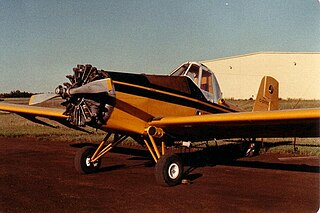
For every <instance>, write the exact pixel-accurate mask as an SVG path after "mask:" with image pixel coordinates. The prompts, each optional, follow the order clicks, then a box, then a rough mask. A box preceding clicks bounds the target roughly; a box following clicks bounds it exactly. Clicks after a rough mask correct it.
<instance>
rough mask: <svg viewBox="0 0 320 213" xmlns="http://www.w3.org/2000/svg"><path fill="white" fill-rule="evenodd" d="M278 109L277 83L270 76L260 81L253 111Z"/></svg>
mask: <svg viewBox="0 0 320 213" xmlns="http://www.w3.org/2000/svg"><path fill="white" fill-rule="evenodd" d="M278 109H279V83H278V81H277V80H276V79H274V78H272V77H270V76H264V77H263V78H262V80H261V83H260V87H259V91H258V94H257V98H256V101H255V102H254V105H253V111H271V110H278Z"/></svg>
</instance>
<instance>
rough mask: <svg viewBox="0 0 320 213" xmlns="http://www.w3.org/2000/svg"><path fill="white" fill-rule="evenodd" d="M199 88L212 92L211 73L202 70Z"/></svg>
mask: <svg viewBox="0 0 320 213" xmlns="http://www.w3.org/2000/svg"><path fill="white" fill-rule="evenodd" d="M200 88H201V89H203V90H205V91H207V92H210V93H212V92H213V85H212V73H210V72H208V71H206V70H202V76H201V84H200Z"/></svg>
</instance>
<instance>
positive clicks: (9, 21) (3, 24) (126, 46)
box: [0, 0, 320, 93]
mask: <svg viewBox="0 0 320 213" xmlns="http://www.w3.org/2000/svg"><path fill="white" fill-rule="evenodd" d="M0 30H1V31H0V93H4V92H10V91H14V90H20V91H27V92H51V91H53V90H54V88H56V87H57V86H58V85H59V84H62V83H63V82H66V81H67V79H66V78H65V75H67V74H72V68H73V67H74V66H76V65H77V64H92V65H93V66H96V67H97V68H98V69H103V70H116V71H125V72H134V73H153V74H168V73H169V72H170V71H171V70H173V69H174V68H176V67H177V66H179V65H180V64H182V63H183V62H185V61H200V60H210V59H216V58H221V57H228V56H235V55H240V54H246V53H253V52H266V51H267V52H320V2H319V1H318V0H197V1H189V0H162V1H156V0H108V1H105V0H103V1H102V0H91V1H89V0H88V1H81V0H72V1H71V0H69V1H67V0H65V1H63V0H28V1H23V0H0Z"/></svg>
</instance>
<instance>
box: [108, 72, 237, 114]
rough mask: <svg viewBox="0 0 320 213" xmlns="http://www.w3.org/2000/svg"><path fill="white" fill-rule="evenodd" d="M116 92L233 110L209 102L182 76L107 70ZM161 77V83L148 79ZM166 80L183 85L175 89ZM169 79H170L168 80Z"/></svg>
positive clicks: (215, 110) (214, 109)
mask: <svg viewBox="0 0 320 213" xmlns="http://www.w3.org/2000/svg"><path fill="white" fill-rule="evenodd" d="M108 74H109V75H110V77H111V79H112V80H113V82H114V84H115V89H116V91H118V92H123V93H128V94H132V95H137V96H142V97H146V98H151V99H156V100H160V101H164V102H169V103H174V104H178V105H182V106H188V107H192V108H196V109H199V110H202V111H206V112H209V113H223V112H233V110H231V109H229V108H226V107H223V106H220V105H218V104H214V103H211V102H209V101H207V100H206V98H205V97H204V96H203V94H202V92H201V91H200V89H199V88H198V87H197V86H196V85H195V84H194V83H193V82H192V80H191V79H189V78H188V77H184V76H163V75H162V76H161V75H159V76H156V75H149V76H148V75H144V74H132V73H119V72H108ZM148 77H149V79H150V78H152V79H154V78H157V77H159V78H161V80H162V83H161V84H160V83H151V82H150V81H149V79H148ZM166 79H167V80H168V82H170V83H171V82H176V83H177V84H178V83H179V82H180V83H184V86H185V87H188V88H181V89H177V88H178V87H177V86H176V85H172V84H171V85H166ZM169 79H170V80H169ZM155 82H157V81H155Z"/></svg>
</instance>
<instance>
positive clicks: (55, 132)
mask: <svg viewBox="0 0 320 213" xmlns="http://www.w3.org/2000/svg"><path fill="white" fill-rule="evenodd" d="M5 101H6V102H9V103H18V104H27V103H28V98H18V99H17V98H14V99H12V98H11V99H6V100H5ZM229 101H230V102H232V103H233V104H236V105H238V106H239V107H242V108H243V109H245V110H246V111H251V110H252V106H253V103H254V101H253V100H229ZM42 106H47V107H61V106H60V104H59V99H56V100H51V101H48V102H46V103H45V104H42ZM315 107H320V100H295V99H291V100H280V108H281V109H293V108H295V109H298V108H315ZM43 121H45V122H48V123H49V124H50V125H52V126H54V127H55V128H53V127H49V126H44V125H39V124H36V123H34V122H32V121H29V120H27V119H24V118H22V117H20V116H19V115H16V114H11V113H1V112H0V136H1V137H24V136H28V137H37V138H38V139H39V140H47V141H48V140H49V141H67V142H78V143H84V142H90V143H96V142H99V141H101V140H102V139H103V138H104V136H105V133H104V132H102V131H96V130H94V129H92V128H86V129H85V130H86V131H89V132H90V134H88V133H85V132H81V131H78V130H74V129H70V128H67V127H65V126H63V125H61V124H58V123H56V122H53V121H50V120H48V119H44V120H43ZM124 143H126V144H129V145H132V144H135V143H134V142H133V140H132V139H127V140H126V141H125V142H124ZM228 143H234V142H230V141H228V140H221V141H218V145H225V144H228ZM211 144H212V146H215V142H214V143H211ZM296 144H297V148H298V152H294V146H293V138H269V139H264V145H265V147H264V149H263V151H266V152H272V153H298V154H303V155H314V156H320V138H303V139H302V138H297V141H296Z"/></svg>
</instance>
